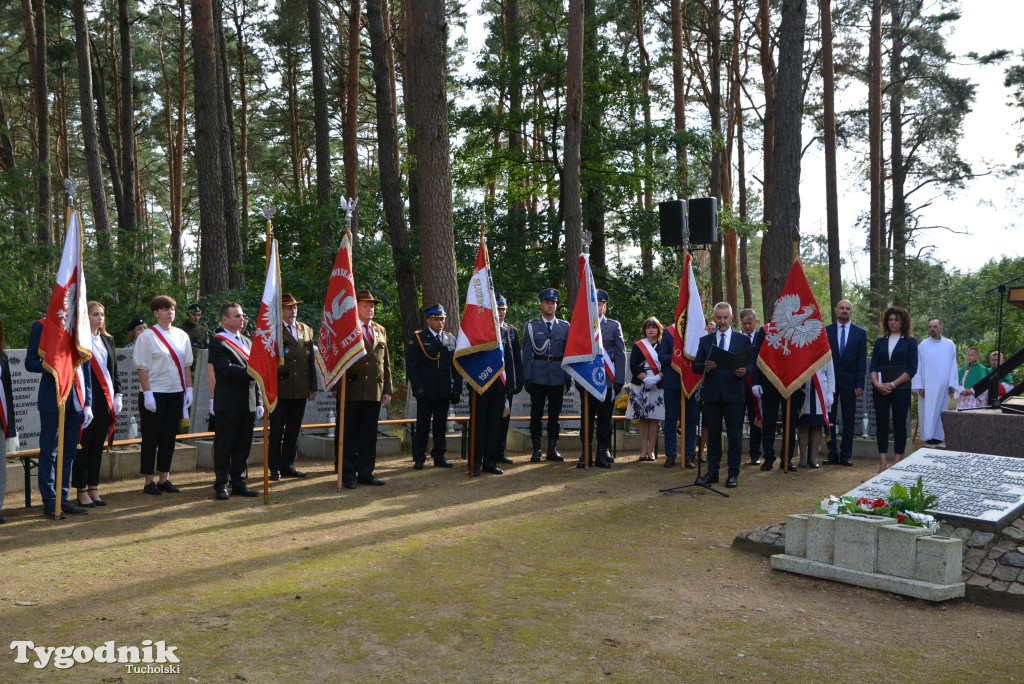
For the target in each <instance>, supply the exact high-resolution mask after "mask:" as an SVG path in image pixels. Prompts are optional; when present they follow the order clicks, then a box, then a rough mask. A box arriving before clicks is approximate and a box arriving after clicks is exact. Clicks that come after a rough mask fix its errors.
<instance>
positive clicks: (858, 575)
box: [769, 553, 965, 601]
mask: <svg viewBox="0 0 1024 684" xmlns="http://www.w3.org/2000/svg"><path fill="white" fill-rule="evenodd" d="M769 563H771V566H772V568H773V569H775V570H785V571H786V572H795V573H798V574H800V575H810V576H811V577H819V578H821V579H827V580H833V581H835V582H843V583H845V584H854V585H857V586H859V587H867V588H868V589H878V590H880V591H891V592H893V593H896V594H903V595H904V596H912V597H914V598H919V599H924V600H925V601H948V600H949V599H953V598H959V597H961V596H963V595H964V590H965V586H964V583H963V582H954V583H949V584H936V583H932V582H925V581H921V580H918V579H906V578H903V577H893V576H891V575H881V574H878V573H873V572H863V571H860V570H853V569H850V568H841V567H839V566H836V565H832V564H830V563H821V562H819V561H814V560H811V559H809V558H800V557H798V556H790V555H789V554H783V553H780V554H778V555H775V556H772V557H771V558H770V559H769Z"/></svg>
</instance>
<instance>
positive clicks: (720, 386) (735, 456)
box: [693, 302, 753, 487]
mask: <svg viewBox="0 0 1024 684" xmlns="http://www.w3.org/2000/svg"><path fill="white" fill-rule="evenodd" d="M732 318H733V314H732V306H730V305H729V304H728V303H726V302H719V303H718V304H716V305H715V311H714V314H713V319H714V323H715V329H714V330H713V331H712V332H711V333H709V334H707V335H705V336H704V337H702V338H701V339H700V345H699V346H698V348H697V356H696V358H694V360H693V371H694V372H695V373H705V375H704V389H703V395H704V426H705V429H707V434H708V472H707V473H706V474H704V475H702V476H700V477H698V478H697V481H696V482H697V484H699V485H706V484H713V483H716V482H718V470H719V466H720V464H721V462H722V420H723V419H724V420H725V430H726V434H727V435H728V436H729V460H728V467H729V476H728V477H727V478H726V480H725V486H726V487H736V486H738V484H739V482H738V480H737V478H738V477H739V474H740V461H741V460H742V456H743V407H744V405H745V401H746V395H745V389H744V388H745V387H746V384H747V380H746V375H747V373H749V372H750V371H751V370H752V369H753V363H750V364H749V365H747V366H743V367H740V368H737V369H736V371H735V372H734V373H732V374H729V373H725V372H724V371H721V370H718V365H717V364H716V363H715V362H714V361H712V360H711V348H712V347H713V346H716V347H721V348H723V349H725V350H727V351H729V352H731V353H733V354H738V353H739V352H742V351H743V350H744V349H747V348H749V347H750V346H751V345H750V338H748V337H747V336H746V335H743V334H742V333H740V332H737V331H734V330H733V329H732V328H731V327H730V325H731V324H732Z"/></svg>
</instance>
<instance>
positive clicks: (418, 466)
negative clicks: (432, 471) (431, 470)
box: [412, 461, 423, 470]
mask: <svg viewBox="0 0 1024 684" xmlns="http://www.w3.org/2000/svg"><path fill="white" fill-rule="evenodd" d="M412 469H413V470H423V461H416V462H415V463H413V464H412Z"/></svg>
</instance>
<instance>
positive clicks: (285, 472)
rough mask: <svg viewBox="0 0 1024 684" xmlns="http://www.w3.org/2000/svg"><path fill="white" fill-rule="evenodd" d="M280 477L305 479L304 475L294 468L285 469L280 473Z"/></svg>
mask: <svg viewBox="0 0 1024 684" xmlns="http://www.w3.org/2000/svg"><path fill="white" fill-rule="evenodd" d="M281 477H306V473H304V472H302V471H301V470H296V469H295V468H285V469H284V470H282V471H281Z"/></svg>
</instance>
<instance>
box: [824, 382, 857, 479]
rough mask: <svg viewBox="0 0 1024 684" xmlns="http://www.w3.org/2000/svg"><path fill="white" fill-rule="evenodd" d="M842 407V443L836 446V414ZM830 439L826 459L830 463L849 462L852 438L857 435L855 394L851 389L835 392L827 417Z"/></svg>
mask: <svg viewBox="0 0 1024 684" xmlns="http://www.w3.org/2000/svg"><path fill="white" fill-rule="evenodd" d="M840 406H842V412H843V414H842V415H843V443H842V445H841V446H839V445H837V444H836V413H838V410H839V407H840ZM828 422H829V433H830V439H829V443H828V458H829V460H831V461H849V460H850V459H851V458H853V438H854V436H855V435H856V434H857V394H856V393H855V392H854V390H852V389H841V390H836V394H835V399H834V400H833V402H832V410H831V411H830V412H829V416H828Z"/></svg>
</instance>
